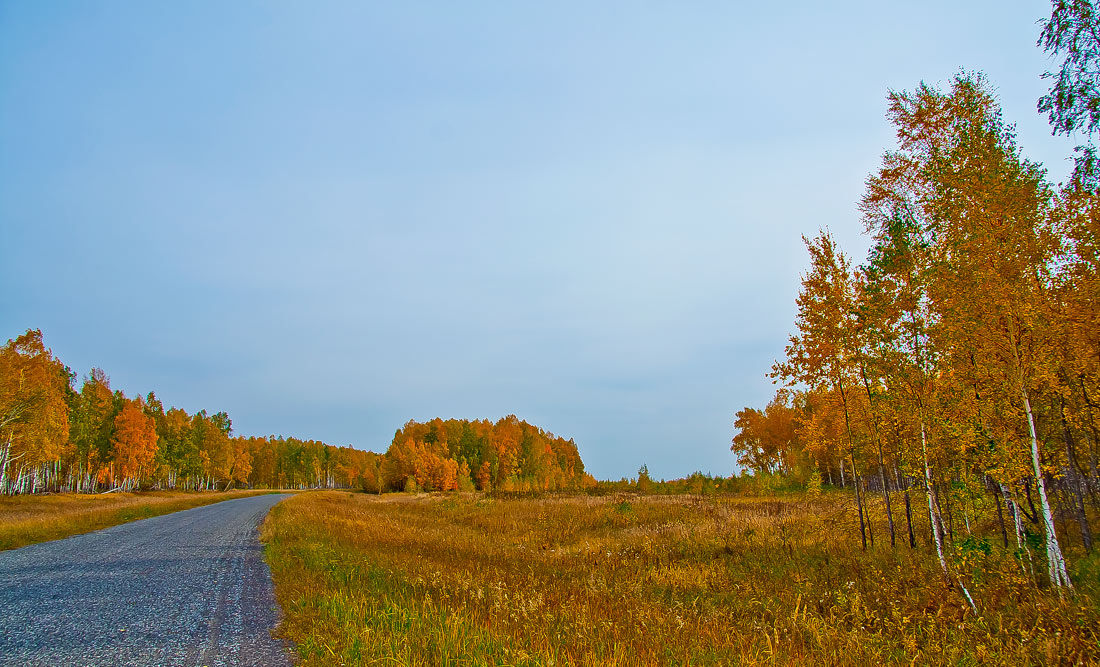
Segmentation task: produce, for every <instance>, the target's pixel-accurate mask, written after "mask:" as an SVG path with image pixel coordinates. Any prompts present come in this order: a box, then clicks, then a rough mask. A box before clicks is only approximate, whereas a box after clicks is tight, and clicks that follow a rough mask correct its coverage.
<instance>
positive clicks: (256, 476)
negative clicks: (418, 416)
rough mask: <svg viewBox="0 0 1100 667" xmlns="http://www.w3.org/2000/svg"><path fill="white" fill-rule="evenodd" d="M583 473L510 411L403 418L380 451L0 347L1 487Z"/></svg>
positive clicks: (561, 480) (38, 337) (414, 483)
mask: <svg viewBox="0 0 1100 667" xmlns="http://www.w3.org/2000/svg"><path fill="white" fill-rule="evenodd" d="M588 481H591V477H590V476H586V475H585V472H584V463H583V462H582V461H581V458H580V455H579V454H578V452H577V446H576V444H575V443H574V442H573V441H572V440H565V439H563V438H559V437H556V436H554V435H553V434H552V433H548V432H546V431H543V430H542V429H540V428H537V427H535V426H532V425H531V424H528V423H527V422H524V421H520V420H519V419H518V418H516V417H515V416H514V415H509V416H507V417H504V418H503V419H501V420H499V421H497V422H496V423H495V424H494V423H492V422H489V421H487V420H482V421H472V422H471V421H466V420H453V419H452V420H447V421H443V420H441V419H435V420H432V421H430V422H427V423H424V424H419V423H417V422H414V421H410V422H409V423H407V424H405V426H404V427H403V428H401V429H400V430H398V431H397V433H396V434H395V435H394V438H393V444H392V445H391V446H390V448H389V450H388V451H387V452H386V453H385V454H376V453H375V452H369V451H362V450H358V449H354V448H352V447H334V446H332V445H327V444H325V443H323V442H319V441H316V440H299V439H297V438H284V437H277V436H274V435H272V436H266V437H245V436H238V435H234V434H233V422H232V420H230V418H229V415H228V414H226V413H224V412H217V413H214V414H209V413H207V412H206V411H205V410H200V411H199V412H197V413H195V414H188V413H187V412H186V411H185V410H181V409H180V408H169V409H167V410H165V407H164V405H163V404H162V403H161V402H160V400H159V399H158V398H157V397H156V394H154V393H152V392H150V393H149V394H148V395H147V396H145V397H142V396H136V397H133V398H130V397H127V396H126V395H125V394H124V393H123V392H121V391H118V390H112V389H111V383H110V379H109V378H108V377H107V374H106V373H104V372H103V371H102V370H101V369H98V368H93V369H92V370H91V372H90V373H89V374H88V375H87V376H86V377H85V378H84V379H83V382H82V383H81V385H80V388H79V391H78V390H77V389H76V387H75V375H74V373H73V372H72V371H71V370H70V369H69V368H68V367H66V366H65V365H64V364H63V363H61V361H60V360H58V359H57V358H56V357H54V356H53V353H52V352H51V351H50V350H49V349H48V348H46V346H45V344H44V342H43V340H42V332H41V331H40V330H29V331H27V332H26V333H25V334H23V335H22V336H19V337H18V338H16V339H14V340H10V341H8V343H7V344H6V345H5V346H4V347H3V348H0V493H4V494H17V493H36V492H43V491H76V492H84V493H95V492H99V491H104V490H122V491H131V490H136V489H139V488H152V489H191V490H200V491H201V490H207V489H223V488H230V487H232V486H241V487H248V488H362V489H364V490H367V491H371V492H376V493H381V492H382V491H386V490H388V491H401V490H425V491H454V490H463V491H472V490H474V489H481V490H490V489H499V490H506V491H512V490H514V491H535V490H549V489H565V488H579V487H580V486H581V485H583V484H585V483H586V482H588Z"/></svg>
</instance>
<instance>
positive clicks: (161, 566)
mask: <svg viewBox="0 0 1100 667" xmlns="http://www.w3.org/2000/svg"><path fill="white" fill-rule="evenodd" d="M285 497H287V496H285V495H265V496H253V497H250V498H240V499H236V500H227V501H225V502H221V503H217V504H214V505H207V506H205V507H197V508H195V509H190V510H185V511H183V512H176V513H175V514H166V515H164V516H158V517H154V518H152V519H145V520H142V521H135V522H133V523H128V524H123V525H121V526H114V527H113V528H107V529H106V530H100V531H97V532H94V533H88V534H85V535H78V536H75V537H70V538H68V539H64V540H58V541H56V542H44V543H42V544H34V545H31V546H28V547H23V548H22V549H15V550H13V551H6V552H2V553H0V665H51V666H54V665H71V666H73V667H82V666H87V667H92V666H95V667H106V666H108V665H109V666H112V667H113V666H116V665H117V666H123V665H133V666H135V667H137V666H140V667H150V666H153V665H156V666H158V667H159V666H161V665H164V666H174V665H179V666H186V667H200V666H203V665H208V666H209V667H215V666H218V667H223V666H224V667H233V666H238V665H240V666H245V665H256V666H257V667H260V666H262V667H282V666H288V665H290V664H291V663H292V660H291V657H290V653H289V651H288V650H287V648H286V646H285V645H284V644H283V643H282V642H279V641H277V640H275V639H272V637H271V634H270V630H271V629H272V628H274V627H275V625H276V623H277V622H278V608H277V606H276V603H275V598H274V595H273V591H272V587H271V573H270V571H269V570H268V567H267V564H266V563H264V561H263V558H262V554H263V552H262V547H261V546H260V544H259V541H258V540H257V528H258V526H259V523H260V521H262V520H263V518H264V516H265V515H266V514H267V512H268V510H269V509H271V506H272V505H274V504H275V503H277V502H279V501H280V500H282V499H283V498H285Z"/></svg>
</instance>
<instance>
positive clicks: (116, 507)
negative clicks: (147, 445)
mask: <svg viewBox="0 0 1100 667" xmlns="http://www.w3.org/2000/svg"><path fill="white" fill-rule="evenodd" d="M265 493H280V492H278V491H270V490H263V491H247V490H239V491H221V492H219V491H204V492H198V491H145V492H138V493H111V494H80V493H53V494H44V495H28V496H3V497H0V551H3V550H7V549H16V548H18V547H22V546H26V545H28V544H35V543H37V542H46V541H49V540H57V539H61V538H63V537H69V536H70V535H78V534H80V533H89V532H91V531H93V530H100V529H102V528H108V527H110V526H116V525H118V524H120V523H127V522H130V521H136V520H138V519H147V518H149V517H153V516H159V515H161V514H169V513H171V512H178V511H180V510H185V509H190V508H192V507H199V506H200V505H210V504H212V503H217V502H221V501H223V500H229V499H231V498H243V497H245V496H255V495H261V494H265Z"/></svg>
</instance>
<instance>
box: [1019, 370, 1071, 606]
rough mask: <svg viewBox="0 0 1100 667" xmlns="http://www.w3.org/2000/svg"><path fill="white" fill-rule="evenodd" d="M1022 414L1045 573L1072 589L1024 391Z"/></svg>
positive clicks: (1053, 584)
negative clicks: (1043, 534) (1039, 512)
mask: <svg viewBox="0 0 1100 667" xmlns="http://www.w3.org/2000/svg"><path fill="white" fill-rule="evenodd" d="M1024 412H1026V413H1027V426H1028V429H1030V431H1031V465H1032V466H1033V467H1034V469H1035V482H1036V486H1038V487H1039V504H1040V505H1041V507H1042V512H1043V528H1044V529H1045V530H1046V543H1047V572H1048V573H1049V574H1050V583H1051V585H1052V586H1054V587H1055V588H1059V589H1060V588H1061V587H1063V586H1065V587H1066V588H1069V589H1072V588H1073V582H1071V581H1070V580H1069V574H1067V573H1066V560H1065V558H1063V556H1062V548H1061V546H1059V544H1058V535H1057V534H1056V533H1055V532H1054V515H1053V514H1052V513H1051V511H1050V502H1049V501H1048V500H1047V484H1046V481H1045V480H1044V476H1043V469H1042V467H1041V466H1040V465H1039V436H1038V435H1037V434H1036V432H1035V418H1034V416H1033V415H1032V413H1031V401H1030V400H1029V399H1028V396H1027V391H1026V390H1025V391H1024Z"/></svg>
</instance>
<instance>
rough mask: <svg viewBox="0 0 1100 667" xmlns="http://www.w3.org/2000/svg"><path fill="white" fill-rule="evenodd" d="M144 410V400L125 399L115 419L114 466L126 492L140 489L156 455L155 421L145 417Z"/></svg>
mask: <svg viewBox="0 0 1100 667" xmlns="http://www.w3.org/2000/svg"><path fill="white" fill-rule="evenodd" d="M145 408H146V405H145V401H144V400H142V399H141V397H138V398H136V399H133V400H126V401H125V402H124V404H123V406H122V409H121V410H119V412H118V414H117V415H116V416H115V419H114V433H113V435H112V436H111V443H112V445H113V447H114V464H115V466H116V467H117V468H116V469H117V477H119V478H121V487H122V488H124V489H125V490H127V491H130V490H133V489H135V488H137V487H138V486H139V484H140V481H141V477H142V473H143V472H146V471H147V470H148V468H149V466H150V465H151V464H152V463H153V460H154V459H155V458H156V455H157V425H156V420H155V419H154V418H153V417H151V416H150V415H148V414H146V412H145Z"/></svg>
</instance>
